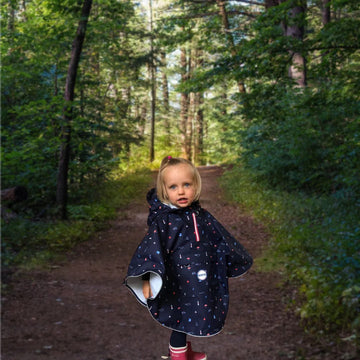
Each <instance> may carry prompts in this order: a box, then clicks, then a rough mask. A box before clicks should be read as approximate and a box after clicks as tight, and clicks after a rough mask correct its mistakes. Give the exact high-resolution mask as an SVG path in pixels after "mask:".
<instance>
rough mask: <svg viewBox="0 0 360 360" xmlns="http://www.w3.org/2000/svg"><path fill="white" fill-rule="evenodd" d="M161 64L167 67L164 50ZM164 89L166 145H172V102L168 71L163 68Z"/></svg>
mask: <svg viewBox="0 0 360 360" xmlns="http://www.w3.org/2000/svg"><path fill="white" fill-rule="evenodd" d="M161 64H162V67H163V69H166V54H165V53H164V52H162V53H161ZM162 91H163V105H164V112H165V116H164V125H165V131H166V143H165V145H166V146H170V145H171V141H170V140H171V131H170V130H171V125H170V114H169V112H170V102H169V83H168V79H167V75H166V72H165V71H164V70H163V72H162Z"/></svg>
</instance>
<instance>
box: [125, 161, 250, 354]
mask: <svg viewBox="0 0 360 360" xmlns="http://www.w3.org/2000/svg"><path fill="white" fill-rule="evenodd" d="M200 192H201V178H200V174H199V172H198V170H197V169H196V167H195V166H194V165H193V164H192V163H191V162H190V161H188V160H185V159H182V158H172V157H171V156H168V157H166V158H164V159H163V161H162V163H161V166H160V170H159V174H158V178H157V186H156V190H155V189H152V190H150V192H149V193H148V195H147V200H148V202H149V204H150V210H149V217H148V226H149V230H148V232H147V234H146V236H145V237H144V239H143V240H142V242H141V243H140V245H139V246H138V248H137V250H136V252H135V254H134V256H133V258H132V260H131V263H130V265H129V269H128V274H127V277H126V279H125V284H126V286H127V287H128V288H129V289H130V290H131V291H132V292H133V293H134V295H135V296H136V298H137V299H138V300H139V301H140V302H141V303H142V304H143V305H145V306H147V308H148V310H149V312H150V314H151V315H152V317H153V318H154V319H155V320H156V321H158V322H159V323H160V324H161V325H163V326H165V327H167V328H169V329H171V330H172V333H171V337H170V346H169V349H170V357H171V360H174V359H176V360H205V359H207V357H206V354H204V353H200V352H194V351H193V350H192V348H191V343H190V342H187V340H186V337H187V335H191V336H202V337H205V336H212V335H216V334H218V333H219V332H220V331H221V329H222V328H223V326H224V322H225V318H226V314H227V311H228V307H229V289H228V277H238V276H240V275H243V274H244V273H245V272H246V271H247V270H248V269H249V268H250V267H251V265H252V258H251V256H250V255H249V254H248V252H247V251H246V250H245V249H244V248H243V246H242V245H240V244H239V243H238V242H237V241H236V240H235V239H234V238H233V237H232V236H231V235H230V234H229V233H228V232H227V230H225V228H224V227H223V226H222V225H221V224H220V223H219V222H218V221H217V220H216V219H215V218H214V217H213V216H212V215H211V214H210V213H209V212H208V211H206V210H204V209H202V208H201V206H200V204H199V197H200Z"/></svg>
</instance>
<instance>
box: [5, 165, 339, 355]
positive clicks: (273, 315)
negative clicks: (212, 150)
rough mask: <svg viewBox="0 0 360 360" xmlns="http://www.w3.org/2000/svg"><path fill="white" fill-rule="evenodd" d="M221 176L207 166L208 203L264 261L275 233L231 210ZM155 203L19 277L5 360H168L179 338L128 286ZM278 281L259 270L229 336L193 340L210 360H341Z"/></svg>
mask: <svg viewBox="0 0 360 360" xmlns="http://www.w3.org/2000/svg"><path fill="white" fill-rule="evenodd" d="M220 173H221V169H220V168H217V167H209V168H202V169H201V174H202V178H203V183H204V188H203V195H202V201H201V204H202V206H203V207H204V208H206V209H208V210H209V211H210V212H211V213H213V215H215V217H217V218H218V219H219V221H220V222H222V223H223V224H224V226H225V227H226V228H228V230H230V232H231V233H232V234H233V235H234V236H235V237H236V238H237V239H238V240H239V241H240V242H241V243H242V244H243V245H244V246H245V247H246V248H247V249H248V250H249V251H250V253H251V254H252V255H253V256H254V257H256V256H258V255H259V254H260V252H261V248H262V247H263V246H264V245H265V244H266V238H267V236H266V233H265V232H264V230H263V229H262V228H261V227H260V226H257V225H255V224H254V222H253V221H252V219H251V218H249V217H248V216H246V215H243V214H241V213H239V210H238V209H237V208H236V207H234V206H232V205H229V204H228V203H226V202H225V201H224V200H223V199H222V197H221V192H220V189H219V188H218V186H217V182H216V177H217V176H218V175H220ZM146 219H147V204H146V203H145V200H144V201H142V202H140V203H136V204H133V205H132V206H131V208H129V209H128V211H127V212H126V216H121V218H120V219H118V220H117V221H114V222H113V223H112V224H111V227H110V229H109V230H107V231H105V232H102V233H100V234H98V235H96V236H95V237H94V238H93V239H92V240H90V241H88V242H86V243H84V244H81V245H80V246H78V247H77V248H76V249H74V251H73V252H72V253H71V254H69V257H68V260H67V261H66V262H64V263H63V264H60V265H59V266H54V267H53V268H52V269H51V271H37V272H31V273H29V274H27V275H24V274H23V275H21V277H18V278H16V279H13V283H12V289H11V291H9V292H8V293H7V294H5V298H4V299H3V306H2V311H3V319H2V328H3V330H2V338H3V341H2V359H3V360H42V359H46V360H121V359H123V360H134V359H136V360H138V359H141V360H153V359H154V360H155V359H160V356H161V355H162V354H165V353H166V349H167V344H168V337H169V330H167V329H165V328H163V327H161V326H160V325H158V324H157V323H156V322H155V321H153V320H152V319H151V318H150V316H149V315H148V313H147V310H146V308H144V307H143V306H141V305H140V304H139V303H137V302H136V300H135V298H134V297H133V295H132V294H130V292H129V291H128V290H127V289H126V288H125V287H124V286H122V281H123V278H124V276H125V274H126V270H127V266H128V263H129V261H130V258H131V256H132V254H133V252H134V250H135V248H136V246H137V244H138V243H139V241H140V240H141V239H142V237H143V236H144V234H145V231H146ZM278 282H279V278H278V276H277V275H274V274H264V273H259V272H258V271H257V270H256V265H255V266H254V267H253V268H252V269H251V271H250V272H249V274H248V275H247V276H246V277H244V278H242V279H237V280H236V279H233V280H230V291H231V293H230V311H229V316H228V319H227V323H226V326H225V328H224V330H223V332H222V333H221V334H219V335H217V336H215V337H212V338H208V339H198V338H193V339H192V342H193V347H194V348H197V349H202V350H206V352H207V354H208V358H209V360H240V359H247V360H272V359H322V360H324V359H326V360H335V359H336V360H338V359H340V357H337V355H335V354H330V353H324V352H322V351H321V348H318V347H316V346H315V347H314V346H311V344H310V343H309V340H308V339H306V337H305V335H304V334H303V332H302V330H301V328H300V327H299V326H298V325H297V320H296V319H295V318H294V316H293V315H292V314H291V313H289V312H286V310H285V307H286V304H284V294H283V291H284V290H281V289H280V288H279V287H278V286H277V284H278Z"/></svg>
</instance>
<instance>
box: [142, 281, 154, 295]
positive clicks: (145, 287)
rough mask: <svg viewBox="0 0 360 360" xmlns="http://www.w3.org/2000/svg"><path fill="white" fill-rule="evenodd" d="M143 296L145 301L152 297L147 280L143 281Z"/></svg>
mask: <svg viewBox="0 0 360 360" xmlns="http://www.w3.org/2000/svg"><path fill="white" fill-rule="evenodd" d="M143 294H144V297H145V299H148V298H150V297H152V291H151V287H150V281H149V280H144V281H143Z"/></svg>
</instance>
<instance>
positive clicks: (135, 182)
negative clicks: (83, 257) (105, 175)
mask: <svg viewBox="0 0 360 360" xmlns="http://www.w3.org/2000/svg"><path fill="white" fill-rule="evenodd" d="M150 181H151V172H150V170H148V169H142V170H137V171H135V172H128V173H126V174H124V175H119V174H117V173H113V174H112V175H111V176H110V177H109V179H108V180H107V181H105V182H104V183H103V184H102V185H101V186H97V187H96V188H95V187H94V188H89V189H88V192H87V194H85V195H84V196H83V197H82V198H81V199H76V198H73V199H70V201H69V205H68V214H69V220H67V221H57V220H53V219H51V218H50V219H49V218H48V219H41V220H37V221H34V220H33V219H31V218H26V217H25V216H19V217H18V218H17V219H14V220H11V221H9V222H8V223H5V222H4V221H2V243H1V246H2V266H3V267H5V268H11V267H22V268H27V269H29V268H33V267H39V266H43V265H46V264H48V263H49V262H51V261H54V259H56V258H58V257H59V256H61V255H62V254H63V253H64V252H66V251H68V250H69V249H71V248H73V247H74V246H75V245H76V244H78V243H80V242H83V241H86V240H88V239H89V238H90V237H91V236H92V235H93V234H94V233H95V232H96V231H99V230H101V229H103V228H105V227H106V226H107V222H108V220H110V219H113V218H115V216H116V215H117V210H118V209H121V208H124V207H126V206H127V205H128V204H130V203H131V202H132V201H134V200H136V199H139V197H140V196H141V195H144V193H145V192H146V189H148V187H149V183H150Z"/></svg>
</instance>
